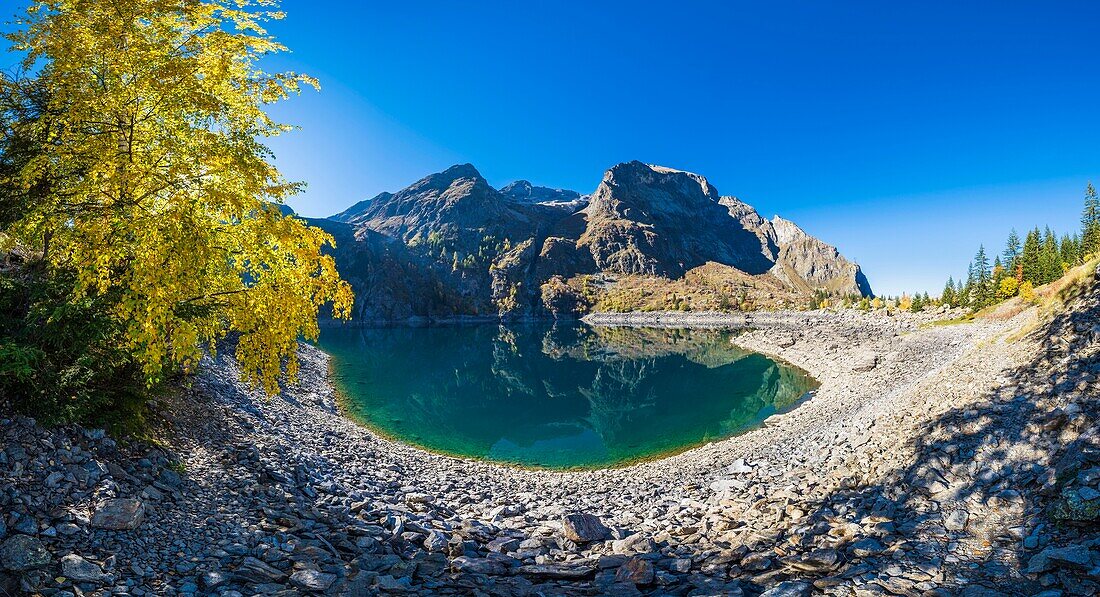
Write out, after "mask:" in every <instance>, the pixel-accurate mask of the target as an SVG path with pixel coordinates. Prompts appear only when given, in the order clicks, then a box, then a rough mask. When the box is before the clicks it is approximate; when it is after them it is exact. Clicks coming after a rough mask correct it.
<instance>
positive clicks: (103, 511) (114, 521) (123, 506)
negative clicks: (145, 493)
mask: <svg viewBox="0 0 1100 597" xmlns="http://www.w3.org/2000/svg"><path fill="white" fill-rule="evenodd" d="M143 520H145V504H144V503H142V501H141V500H137V499H133V498H118V499H113V500H107V501H105V502H103V503H102V504H100V505H99V507H98V508H96V511H95V513H94V514H92V526H93V527H95V528H97V529H107V530H111V531H131V530H133V529H136V528H138V527H139V526H141V523H142V521H143Z"/></svg>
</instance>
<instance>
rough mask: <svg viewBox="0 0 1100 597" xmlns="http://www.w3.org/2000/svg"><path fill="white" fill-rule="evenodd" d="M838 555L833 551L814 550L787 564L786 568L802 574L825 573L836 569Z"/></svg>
mask: <svg viewBox="0 0 1100 597" xmlns="http://www.w3.org/2000/svg"><path fill="white" fill-rule="evenodd" d="M839 562H840V554H838V553H837V551H836V550H835V549H815V550H813V551H811V552H810V553H808V554H805V555H803V556H801V557H798V558H796V559H793V560H791V561H789V562H787V566H788V567H790V568H792V569H794V570H801V571H803V572H825V571H828V570H832V569H834V568H836V567H837V564H838V563H839Z"/></svg>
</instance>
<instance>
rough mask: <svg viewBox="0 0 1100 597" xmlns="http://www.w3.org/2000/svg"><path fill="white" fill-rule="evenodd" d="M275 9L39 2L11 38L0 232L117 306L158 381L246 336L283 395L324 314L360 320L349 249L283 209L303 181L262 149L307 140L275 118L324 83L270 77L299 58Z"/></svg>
mask: <svg viewBox="0 0 1100 597" xmlns="http://www.w3.org/2000/svg"><path fill="white" fill-rule="evenodd" d="M273 4H274V3H273V2H270V1H267V0H186V1H181V0H41V1H36V2H33V3H32V4H31V5H30V7H29V9H28V10H27V11H26V13H25V15H24V16H23V18H22V19H21V20H20V21H19V22H18V27H17V30H16V31H15V32H14V33H11V34H9V35H8V36H7V37H8V40H9V41H10V42H11V43H12V49H13V50H14V51H16V52H20V53H22V55H23V56H24V57H25V58H24V60H23V68H22V72H21V74H20V75H18V76H8V77H6V78H5V79H4V81H3V83H2V84H3V88H2V90H0V91H2V93H0V95H2V96H3V115H2V119H3V120H2V123H0V124H2V125H3V134H4V147H5V149H6V150H7V152H8V154H7V155H5V156H4V157H5V161H6V166H7V167H6V168H5V180H3V181H2V182H3V185H4V195H5V201H4V206H5V208H7V209H9V211H12V212H14V213H12V214H8V215H7V217H5V218H3V219H0V226H3V229H2V230H0V232H2V233H3V234H4V235H6V236H7V237H8V239H9V240H12V239H13V240H14V242H17V243H19V244H21V245H23V246H26V247H31V248H33V249H36V250H37V251H38V252H40V254H41V255H42V258H43V261H44V262H45V263H46V267H47V268H54V269H57V270H62V269H63V270H65V271H67V272H70V273H71V274H72V275H73V279H74V280H75V284H74V288H73V289H72V291H73V294H74V296H76V297H80V296H90V295H99V296H106V295H110V296H112V297H113V298H112V301H111V305H113V307H112V316H113V317H114V318H116V319H117V321H119V322H120V323H121V324H122V325H124V326H125V337H126V338H127V340H126V341H127V342H128V344H129V346H128V347H127V349H128V350H130V351H131V352H132V354H133V355H134V357H135V358H136V359H137V361H138V362H139V363H141V365H142V367H143V369H144V371H145V374H146V376H147V377H148V379H149V380H150V381H156V380H158V379H159V378H160V377H161V376H162V375H163V374H164V372H165V371H166V370H167V369H169V368H172V367H177V366H183V367H185V368H186V367H189V366H192V365H193V364H194V363H195V362H196V360H197V359H198V358H199V357H200V356H201V353H202V350H203V349H204V347H210V346H213V345H214V343H216V342H217V341H218V340H220V339H221V338H223V337H224V336H226V335H227V334H234V335H235V336H237V337H238V338H237V344H236V356H237V358H238V359H239V361H240V363H241V365H242V371H243V372H244V376H245V377H246V378H247V379H248V380H249V381H251V382H253V383H255V384H257V385H260V386H262V387H263V388H265V389H266V390H267V391H268V392H272V393H273V392H276V391H278V382H279V379H280V377H281V375H282V374H283V373H286V374H288V375H289V377H290V378H293V377H294V376H295V375H296V372H297V360H296V358H295V353H296V347H297V342H298V340H299V338H300V337H303V336H304V337H306V338H316V336H317V334H318V324H317V316H318V312H319V309H320V308H322V307H323V306H325V305H327V304H331V305H332V306H333V311H334V313H333V314H334V316H336V317H347V316H348V314H349V311H350V307H351V301H352V294H351V290H350V287H349V286H348V285H347V283H346V282H344V281H343V280H341V279H340V276H339V274H338V273H337V271H336V267H335V264H334V262H333V260H332V258H331V257H330V256H327V255H325V254H323V253H322V249H323V247H325V245H331V244H333V239H332V238H331V237H330V236H329V235H327V234H325V233H324V232H322V231H321V230H320V229H318V228H313V227H309V226H307V225H306V224H305V222H304V221H302V220H300V219H297V218H294V217H288V216H286V215H284V214H283V213H282V211H281V210H280V205H279V204H281V203H282V202H283V201H284V200H285V199H286V198H287V197H289V196H291V195H293V194H294V193H296V192H297V191H298V190H299V188H300V185H299V184H296V183H292V182H288V181H286V180H285V179H284V178H283V177H282V176H281V175H280V173H279V172H278V171H277V170H276V168H275V167H274V166H273V165H272V163H271V157H272V156H271V153H270V151H269V150H268V148H267V147H266V146H265V145H264V144H263V139H264V138H266V137H272V136H275V135H278V134H280V133H283V132H285V131H288V130H290V128H291V127H289V126H287V125H285V124H281V123H278V122H276V121H274V120H273V119H272V118H271V117H270V116H269V115H268V114H267V111H266V109H267V107H268V106H270V105H271V104H273V103H275V102H278V101H280V100H283V99H286V98H287V97H289V96H290V95H293V94H297V93H298V92H299V91H300V88H301V87H302V86H303V85H312V86H315V85H316V83H315V82H314V81H313V80H312V79H310V78H309V77H306V76H303V75H299V74H295V73H279V74H269V73H266V72H264V71H263V70H262V69H261V68H260V65H259V60H260V59H261V58H262V57H263V56H265V55H269V54H273V53H277V52H280V51H283V50H284V49H285V48H284V47H283V46H282V45H280V44H279V43H278V42H276V41H275V40H274V39H273V38H272V37H270V36H269V35H268V34H267V33H266V31H265V30H264V27H263V25H264V24H265V22H267V21H269V20H271V19H278V18H281V16H282V15H281V14H280V13H277V12H273V11H272V6H273ZM13 148H18V151H16V150H15V149H13Z"/></svg>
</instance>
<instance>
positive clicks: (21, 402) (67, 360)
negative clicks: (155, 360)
mask: <svg viewBox="0 0 1100 597" xmlns="http://www.w3.org/2000/svg"><path fill="white" fill-rule="evenodd" d="M71 288H72V280H71V277H70V276H69V275H67V274H55V275H54V276H51V277H47V276H46V275H45V274H44V273H43V272H42V271H39V270H37V269H36V268H35V267H33V266H31V267H22V268H18V269H15V270H8V271H5V272H0V336H2V337H3V340H0V395H3V396H6V397H7V398H8V399H9V400H10V401H11V403H12V405H13V406H14V407H15V408H16V409H17V410H19V411H21V412H25V413H27V414H29V415H31V416H34V417H36V418H38V419H39V420H41V421H42V422H44V423H47V424H64V423H71V422H82V423H89V424H94V425H99V426H105V427H111V428H113V429H115V430H116V431H122V432H127V431H134V430H135V429H136V428H138V427H139V426H140V425H141V424H142V411H143V408H144V403H145V399H146V397H147V396H148V393H149V390H150V389H151V388H149V387H148V386H147V385H146V383H145V376H144V375H143V372H142V368H141V365H140V364H139V363H138V362H136V361H135V359H134V358H133V357H132V355H131V354H130V353H129V352H128V351H127V350H125V349H123V348H121V347H124V346H125V345H126V343H125V341H124V334H125V330H124V328H123V326H122V325H121V324H119V323H118V322H116V321H115V320H114V319H113V318H111V317H109V316H108V313H109V306H110V305H111V299H110V297H105V296H89V297H85V298H81V299H72V298H71V296H70V294H69V291H68V289H71Z"/></svg>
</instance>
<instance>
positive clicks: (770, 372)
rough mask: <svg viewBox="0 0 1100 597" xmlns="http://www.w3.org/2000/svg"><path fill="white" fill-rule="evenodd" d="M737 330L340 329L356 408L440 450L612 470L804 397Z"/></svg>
mask: <svg viewBox="0 0 1100 597" xmlns="http://www.w3.org/2000/svg"><path fill="white" fill-rule="evenodd" d="M730 338H731V332H726V331H716V330H683V329H658V328H598V327H588V326H584V325H579V324H566V325H563V324H551V323H529V324H514V325H478V326H446V327H426V328H369V329H362V328H331V329H326V330H324V331H323V332H322V336H321V347H322V348H323V349H324V350H325V351H326V352H328V353H329V354H330V355H332V357H333V369H334V372H335V374H336V382H337V385H338V387H339V388H340V390H341V391H342V392H343V394H344V396H345V398H346V401H345V404H346V407H347V410H348V411H349V413H350V414H351V415H352V416H353V417H355V418H357V419H359V420H362V421H363V422H365V423H367V424H368V425H370V426H372V427H374V428H376V429H378V430H379V431H381V432H383V433H385V434H387V435H389V436H392V437H394V438H396V439H399V440H402V441H405V442H408V443H411V444H414V445H417V446H421V447H424V448H427V449H430V450H434V451H439V452H444V453H448V454H453V455H457V456H466V457H474V458H484V459H488V460H494V461H501V462H509V463H515V464H521V465H526V466H537V467H549V468H571V467H587V468H591V467H602V466H610V465H615V464H621V463H624V462H628V461H631V460H635V459H639V458H647V457H652V456H657V455H663V454H669V453H674V452H676V451H679V450H683V449H686V448H689V447H691V446H694V445H698V444H700V443H703V442H706V441H710V440H714V439H720V438H724V437H728V436H730V435H733V434H735V433H738V432H739V431H743V430H745V429H747V428H750V427H752V426H754V425H756V424H757V423H759V422H760V421H761V420H763V419H764V418H766V417H767V416H769V415H770V414H772V413H774V412H777V411H780V410H783V409H784V408H787V407H790V406H791V405H793V404H794V403H795V402H796V401H797V400H798V399H799V398H800V397H802V396H803V395H804V394H805V393H806V392H807V391H809V390H811V389H813V388H814V387H815V382H814V380H813V379H812V378H810V377H809V376H808V375H807V374H806V373H804V372H802V371H801V370H798V369H796V368H793V367H791V366H788V365H785V364H780V363H777V362H775V361H773V360H771V359H769V358H767V357H765V356H764V355H761V354H757V353H753V352H748V351H745V350H742V349H739V348H737V347H735V346H733V345H732V344H731V343H730Z"/></svg>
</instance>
